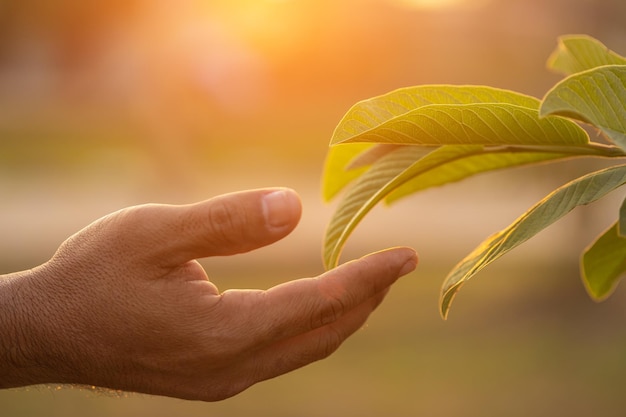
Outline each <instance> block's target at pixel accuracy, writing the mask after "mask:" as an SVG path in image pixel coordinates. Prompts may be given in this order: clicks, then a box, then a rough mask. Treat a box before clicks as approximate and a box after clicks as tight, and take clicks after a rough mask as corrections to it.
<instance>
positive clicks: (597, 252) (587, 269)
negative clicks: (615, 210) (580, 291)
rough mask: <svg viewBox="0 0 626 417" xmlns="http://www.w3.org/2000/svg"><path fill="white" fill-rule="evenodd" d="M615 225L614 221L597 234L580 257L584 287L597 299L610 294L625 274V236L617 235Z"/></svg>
mask: <svg viewBox="0 0 626 417" xmlns="http://www.w3.org/2000/svg"><path fill="white" fill-rule="evenodd" d="M617 227H618V225H617V223H615V224H614V225H613V226H611V227H610V228H609V229H608V230H607V231H605V232H604V233H603V234H602V235H601V236H599V237H598V239H597V240H596V241H595V242H593V244H592V245H591V246H590V247H589V248H587V249H586V250H585V252H584V253H583V256H582V258H581V267H580V270H581V272H582V278H583V282H584V284H585V288H586V289H587V292H588V293H589V295H590V296H591V297H592V298H593V299H595V300H598V301H600V300H603V299H605V298H606V297H608V296H609V295H611V293H612V292H613V290H615V287H616V286H617V284H618V282H619V279H620V278H621V277H622V276H623V275H624V274H626V237H624V236H620V235H619V233H618V231H617Z"/></svg>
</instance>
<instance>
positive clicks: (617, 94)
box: [539, 65, 626, 150]
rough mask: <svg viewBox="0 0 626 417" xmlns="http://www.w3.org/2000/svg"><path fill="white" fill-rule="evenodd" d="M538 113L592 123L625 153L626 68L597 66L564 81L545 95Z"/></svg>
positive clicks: (621, 66) (620, 66) (623, 66)
mask: <svg viewBox="0 0 626 417" xmlns="http://www.w3.org/2000/svg"><path fill="white" fill-rule="evenodd" d="M539 112H540V114H541V116H546V115H551V114H556V115H560V116H566V117H570V118H573V119H577V120H580V121H582V122H586V123H591V124H593V125H594V126H596V127H598V128H599V129H601V130H602V131H603V132H604V133H605V134H606V135H607V136H608V137H609V139H611V140H612V141H613V142H614V143H615V144H617V145H618V146H620V147H621V148H622V149H624V150H626V65H609V66H604V67H598V68H594V69H592V70H588V71H583V72H580V73H577V74H574V75H572V76H569V77H567V78H565V79H564V80H562V81H561V82H560V83H558V84H557V85H555V86H554V87H553V88H552V89H551V90H550V91H549V92H548V93H547V94H546V96H545V98H544V99H543V102H542V104H541V108H540V110H539Z"/></svg>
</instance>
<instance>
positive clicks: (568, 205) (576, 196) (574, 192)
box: [440, 165, 626, 318]
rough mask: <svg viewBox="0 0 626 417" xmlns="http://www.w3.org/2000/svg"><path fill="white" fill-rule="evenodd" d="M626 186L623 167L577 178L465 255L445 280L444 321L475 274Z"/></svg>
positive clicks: (625, 173) (625, 168)
mask: <svg viewBox="0 0 626 417" xmlns="http://www.w3.org/2000/svg"><path fill="white" fill-rule="evenodd" d="M625 183H626V165H618V166H614V167H611V168H607V169H604V170H601V171H597V172H594V173H591V174H588V175H585V176H583V177H581V178H578V179H576V180H574V181H572V182H570V183H568V184H566V185H564V186H562V187H560V188H558V189H557V190H555V191H554V192H552V193H551V194H549V195H548V196H547V197H545V198H544V199H542V200H541V201H540V202H539V203H537V204H536V205H535V206H534V207H532V208H531V209H530V210H528V211H527V212H526V213H524V214H523V215H522V216H521V217H519V218H518V219H517V220H515V222H513V223H512V224H511V225H510V226H509V227H507V228H506V229H504V230H502V231H500V232H497V233H495V234H494V235H492V236H491V237H489V238H488V239H487V240H485V241H484V242H483V243H482V244H481V245H480V246H478V247H477V248H476V249H475V250H474V251H473V252H471V253H470V254H469V255H468V256H466V257H465V258H464V259H463V260H462V261H461V262H460V263H459V264H458V265H457V266H456V267H455V268H454V269H453V270H452V271H451V272H450V274H449V275H448V276H447V277H446V279H445V281H444V284H443V287H442V290H441V298H440V309H441V315H442V317H444V318H446V316H447V314H448V311H449V309H450V303H451V302H452V300H453V298H454V296H455V294H456V293H457V291H458V290H459V289H460V287H461V286H462V285H463V284H464V283H465V282H467V280H469V279H471V278H472V277H473V276H474V275H475V274H476V273H478V272H479V271H480V270H482V269H483V268H484V267H486V266H487V265H489V264H490V263H491V262H493V261H495V260H496V259H498V258H500V257H501V256H502V255H504V254H506V253H507V252H509V251H510V250H512V249H514V248H515V247H517V246H518V245H520V244H522V243H523V242H525V241H526V240H528V239H530V238H531V237H533V236H534V235H535V234H537V233H538V232H540V231H541V230H543V229H544V228H546V227H548V226H549V225H551V224H552V223H554V222H555V221H556V220H558V219H560V218H561V217H563V216H564V215H565V214H567V213H569V212H570V211H571V210H573V209H574V208H575V207H577V206H580V205H585V204H589V203H591V202H593V201H596V200H598V199H599V198H601V197H603V196H604V195H606V194H607V193H609V192H610V191H613V190H615V189H616V188H618V187H620V186H621V185H623V184H625Z"/></svg>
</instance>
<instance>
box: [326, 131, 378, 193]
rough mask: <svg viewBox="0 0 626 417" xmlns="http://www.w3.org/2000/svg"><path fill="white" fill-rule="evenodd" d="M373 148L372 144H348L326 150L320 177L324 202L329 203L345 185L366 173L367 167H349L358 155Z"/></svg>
mask: <svg viewBox="0 0 626 417" xmlns="http://www.w3.org/2000/svg"><path fill="white" fill-rule="evenodd" d="M374 146H375V144H373V143H350V144H345V145H340V146H333V147H331V148H330V149H329V150H328V153H327V154H326V162H325V164H324V174H323V175H322V197H323V199H324V201H330V200H331V199H332V198H333V197H334V196H335V195H336V194H337V193H339V191H341V190H342V189H343V188H344V187H345V186H346V185H348V184H349V183H350V182H352V181H353V180H354V179H356V178H358V177H359V176H360V175H362V174H363V173H364V172H365V171H367V168H368V166H367V165H362V166H360V167H358V168H354V169H350V167H349V165H350V163H351V162H352V161H353V160H354V159H355V158H356V157H358V155H360V154H362V153H364V152H367V150H369V149H371V148H372V147H374Z"/></svg>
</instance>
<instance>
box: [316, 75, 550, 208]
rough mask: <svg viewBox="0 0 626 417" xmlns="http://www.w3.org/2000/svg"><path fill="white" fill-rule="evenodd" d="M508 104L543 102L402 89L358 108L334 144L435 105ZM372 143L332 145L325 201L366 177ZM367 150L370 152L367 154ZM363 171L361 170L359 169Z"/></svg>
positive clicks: (461, 89) (466, 89) (459, 89)
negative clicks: (414, 111) (351, 183)
mask: <svg viewBox="0 0 626 417" xmlns="http://www.w3.org/2000/svg"><path fill="white" fill-rule="evenodd" d="M470 103H508V104H513V105H518V106H522V107H525V108H529V109H538V108H539V104H540V102H539V100H538V99H536V98H534V97H530V96H527V95H524V94H520V93H516V92H512V91H508V90H502V89H497V88H491V87H482V86H448V85H424V86H417V87H408V88H402V89H398V90H395V91H392V92H390V93H387V94H385V95H382V96H379V97H374V98H371V99H368V100H364V101H361V102H359V103H357V104H356V105H354V106H353V107H352V108H351V109H350V110H349V111H348V112H347V113H346V115H345V116H344V117H343V118H342V120H341V121H340V123H339V124H338V125H337V127H336V129H335V132H334V133H333V138H332V140H331V144H332V143H335V142H340V141H341V138H346V137H351V136H353V135H355V134H358V133H362V132H365V131H368V130H369V129H371V128H372V127H375V126H377V125H379V124H380V123H383V122H385V121H388V120H390V119H393V118H395V117H397V116H401V115H403V114H405V113H407V112H409V111H411V110H413V109H415V108H419V107H421V106H425V105H431V104H470ZM372 146H373V145H372V144H360V145H357V144H356V143H355V144H350V145H348V144H345V145H344V146H340V147H339V146H332V147H331V149H330V150H329V152H328V155H327V157H326V163H325V168H324V174H323V178H322V195H323V198H324V200H326V201H328V200H330V199H332V198H333V197H334V196H335V195H336V194H337V193H338V192H339V191H341V190H342V189H343V188H344V187H345V186H346V185H347V184H349V183H350V182H352V181H353V180H354V179H356V178H358V177H359V176H360V175H362V174H363V173H364V172H365V171H366V169H364V168H363V167H362V166H361V165H362V162H363V160H362V159H361V160H359V157H358V156H359V155H363V156H364V159H365V160H366V165H367V164H369V161H367V158H368V157H369V156H371V155H365V154H368V153H369V148H370V147H372ZM366 151H367V152H366ZM357 167H358V168H359V169H358V170H357V169H356V168H357Z"/></svg>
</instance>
